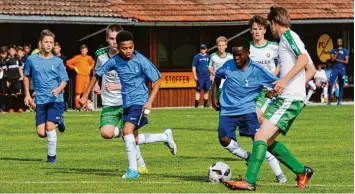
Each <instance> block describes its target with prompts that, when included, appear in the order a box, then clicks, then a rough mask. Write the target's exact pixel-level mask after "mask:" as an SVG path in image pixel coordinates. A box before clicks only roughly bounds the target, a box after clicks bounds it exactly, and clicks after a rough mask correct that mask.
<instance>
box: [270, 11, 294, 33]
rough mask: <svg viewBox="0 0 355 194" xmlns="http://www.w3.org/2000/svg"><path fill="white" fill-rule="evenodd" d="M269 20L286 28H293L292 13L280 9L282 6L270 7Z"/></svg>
mask: <svg viewBox="0 0 355 194" xmlns="http://www.w3.org/2000/svg"><path fill="white" fill-rule="evenodd" d="M267 19H268V20H269V21H270V22H271V21H274V22H275V23H277V24H279V25H281V26H284V27H288V28H290V27H291V17H290V13H289V12H288V10H287V9H285V8H283V7H280V6H272V7H270V12H269V14H268V15H267Z"/></svg>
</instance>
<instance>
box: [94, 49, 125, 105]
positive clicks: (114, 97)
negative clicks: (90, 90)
mask: <svg viewBox="0 0 355 194" xmlns="http://www.w3.org/2000/svg"><path fill="white" fill-rule="evenodd" d="M95 56H96V63H95V70H97V69H99V68H100V67H101V66H102V65H104V64H105V63H106V62H107V61H108V60H109V59H110V55H109V47H104V48H101V49H99V50H97V51H96V53H95ZM107 83H114V84H119V83H120V79H119V77H118V74H117V72H116V71H115V70H112V71H109V72H107V73H105V74H104V75H103V76H102V84H101V91H102V93H101V99H102V105H105V106H121V105H122V94H121V90H112V91H108V90H106V89H105V85H106V84H107Z"/></svg>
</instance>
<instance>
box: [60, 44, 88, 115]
mask: <svg viewBox="0 0 355 194" xmlns="http://www.w3.org/2000/svg"><path fill="white" fill-rule="evenodd" d="M80 53H81V54H79V55H76V56H74V57H73V58H71V59H69V60H68V61H67V62H66V65H67V66H68V67H69V68H70V69H74V70H75V72H76V73H77V74H76V77H75V108H76V109H77V110H78V111H80V104H79V100H80V96H81V95H82V94H83V93H84V92H85V91H86V88H87V87H88V85H89V82H90V72H91V70H92V69H93V68H94V64H95V61H94V59H92V57H91V56H89V55H87V53H88V47H87V46H86V45H85V44H83V45H81V47H80ZM86 108H87V105H85V109H86Z"/></svg>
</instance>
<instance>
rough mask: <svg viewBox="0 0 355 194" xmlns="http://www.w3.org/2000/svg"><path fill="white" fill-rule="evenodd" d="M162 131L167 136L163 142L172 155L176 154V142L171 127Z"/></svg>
mask: <svg viewBox="0 0 355 194" xmlns="http://www.w3.org/2000/svg"><path fill="white" fill-rule="evenodd" d="M164 133H165V134H166V135H167V136H168V141H167V142H165V143H164V144H165V145H166V146H168V148H169V149H170V152H171V153H172V154H173V155H176V152H177V147H176V143H175V142H174V135H173V131H172V130H171V129H165V130H164Z"/></svg>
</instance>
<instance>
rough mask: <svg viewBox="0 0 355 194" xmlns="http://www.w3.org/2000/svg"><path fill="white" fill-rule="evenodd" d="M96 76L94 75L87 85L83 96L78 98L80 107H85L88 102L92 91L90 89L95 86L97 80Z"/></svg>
mask: <svg viewBox="0 0 355 194" xmlns="http://www.w3.org/2000/svg"><path fill="white" fill-rule="evenodd" d="M98 77H99V76H98V75H97V74H95V75H94V76H93V77H92V78H91V80H90V83H89V86H88V87H87V89H86V91H85V93H84V94H83V96H82V97H81V98H80V101H79V102H80V104H81V105H85V104H86V103H87V101H88V97H89V94H90V91H91V90H92V88H93V87H94V86H95V84H96V82H97V80H98Z"/></svg>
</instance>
